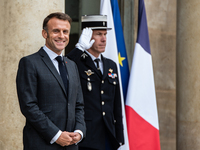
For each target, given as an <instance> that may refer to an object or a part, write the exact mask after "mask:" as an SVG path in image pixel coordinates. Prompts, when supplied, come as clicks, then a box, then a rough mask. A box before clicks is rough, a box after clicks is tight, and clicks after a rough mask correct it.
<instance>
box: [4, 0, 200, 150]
mask: <svg viewBox="0 0 200 150" xmlns="http://www.w3.org/2000/svg"><path fill="white" fill-rule="evenodd" d="M0 4H1V5H0V15H1V16H0V20H1V22H0V25H1V27H0V68H1V69H0V84H1V86H0V102H1V105H0V114H1V115H0V150H13V149H15V150H18V149H19V150H21V149H22V129H23V126H24V121H25V120H24V117H23V116H22V115H21V112H20V110H19V104H18V100H17V95H16V87H15V78H16V71H17V65H18V62H19V59H20V58H21V57H22V56H25V55H28V54H31V53H33V52H36V51H37V50H38V49H39V48H40V47H41V46H43V45H44V39H43V38H42V36H41V29H42V21H43V19H44V17H46V15H48V14H49V13H51V12H54V11H64V0H33V1H27V0H20V1H13V0H0ZM145 5H146V12H147V20H148V26H149V36H150V45H151V52H152V58H153V67H154V77H155V85H156V96H157V104H158V115H159V125H160V140H161V148H162V150H175V149H176V78H175V75H176V66H175V65H176V1H172V0H162V1H160V0H145ZM193 5H195V3H194V4H193ZM190 6H191V5H189V6H188V7H189V8H191V7H190ZM128 7H129V8H128ZM130 7H134V8H136V7H137V0H125V1H124V8H125V9H124V15H126V17H124V20H123V21H124V28H126V29H125V32H124V34H127V35H128V34H129V33H133V34H135V33H136V29H135V28H134V29H132V30H131V28H132V26H135V27H136V25H137V24H136V20H137V18H136V17H137V14H136V12H137V11H136V9H134V10H133V9H131V8H130ZM179 7H182V5H180V6H179ZM192 8H193V7H192ZM195 8H196V10H197V8H198V7H195ZM131 10H133V11H134V12H130V11H131ZM127 13H129V14H128V15H127ZM181 13H182V12H181ZM185 13H186V12H185ZM191 14H192V13H191ZM184 15H185V14H184V13H183V17H184ZM197 15H198V13H197ZM186 16H187V15H186ZM197 17H198V16H196V18H197ZM189 18H191V20H192V17H189ZM181 19H183V18H181ZM194 20H195V21H196V19H194ZM189 21H190V20H189ZM133 24H134V25H133ZM194 24H195V23H194ZM180 26H183V27H182V28H181V29H182V30H181V31H184V30H185V28H184V27H185V23H182V24H181V25H180ZM187 27H188V26H187ZM197 29H198V28H197ZM186 30H187V28H186ZM193 32H195V33H198V31H193ZM183 33H184V32H183ZM186 33H188V32H186ZM186 33H185V34H186ZM133 34H129V36H126V35H125V40H126V41H128V45H127V50H128V51H129V52H128V54H129V56H130V57H129V64H131V61H130V59H132V54H133V50H134V41H131V40H130V39H132V40H135V39H134V37H135V35H133ZM189 35H190V37H192V32H191V33H190V34H189ZM181 36H183V35H182V34H181V35H180V37H181ZM184 36H186V35H184ZM194 39H195V38H194ZM187 40H188V39H184V38H182V41H183V43H185V41H187ZM192 43H193V42H192ZM197 43H198V42H197ZM189 45H190V43H189V44H188V45H186V47H185V48H188V47H187V46H189ZM184 46H185V45H184ZM184 46H182V47H180V48H181V49H182V48H184ZM131 48H132V49H131ZM187 50H188V53H189V50H190V49H189V48H188V49H187ZM195 52H196V53H194V54H193V55H192V56H196V55H195V54H198V51H195ZM192 58H193V57H192ZM187 59H188V58H187ZM188 60H189V59H188ZM195 60H196V61H195V62H196V63H198V60H197V57H196V59H195ZM195 68H196V69H197V67H194V69H195ZM182 70H184V67H183V69H182ZM191 71H193V69H192V70H191ZM181 73H182V72H181ZM183 73H185V72H183ZM189 77H193V76H187V78H186V79H188V78H189ZM196 77H198V76H195V78H196ZM197 79H198V78H197ZM196 87H197V89H198V84H197V85H196ZM186 93H187V92H186ZM194 94H195V93H194ZM182 96H183V97H184V95H182ZM197 98H198V97H196V99H197ZM185 102H187V101H185ZM185 105H187V104H185ZM181 106H182V105H181ZM197 106H198V105H197ZM196 109H198V108H197V107H196ZM183 127H184V126H183ZM195 131H196V130H195ZM180 135H181V134H180Z"/></svg>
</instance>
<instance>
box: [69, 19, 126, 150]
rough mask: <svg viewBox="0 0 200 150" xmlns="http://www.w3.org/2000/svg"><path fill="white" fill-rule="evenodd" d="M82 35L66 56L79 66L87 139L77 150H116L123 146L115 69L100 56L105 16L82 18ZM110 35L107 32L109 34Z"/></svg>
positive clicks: (119, 99) (114, 66)
mask: <svg viewBox="0 0 200 150" xmlns="http://www.w3.org/2000/svg"><path fill="white" fill-rule="evenodd" d="M82 29H83V31H82V34H81V36H80V38H79V42H78V43H77V44H76V48H75V49H73V50H72V51H71V52H70V53H69V54H67V56H68V57H69V58H70V59H72V60H73V61H75V63H76V64H77V66H78V70H79V74H80V79H81V86H82V91H83V95H84V104H85V107H84V110H85V121H86V127H87V131H86V138H85V139H84V140H83V142H81V143H80V145H79V149H80V150H86V149H87V150H107V149H109V150H116V149H117V148H119V146H120V145H122V144H123V143H124V136H123V124H122V108H121V107H122V106H121V97H120V89H119V81H118V73H117V66H116V64H115V62H113V61H112V60H110V59H108V58H105V57H104V56H103V55H102V53H103V52H104V51H105V47H106V34H107V31H108V30H110V29H111V28H108V27H107V16H105V15H89V16H82ZM108 32H109V31H108Z"/></svg>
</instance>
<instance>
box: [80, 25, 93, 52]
mask: <svg viewBox="0 0 200 150" xmlns="http://www.w3.org/2000/svg"><path fill="white" fill-rule="evenodd" d="M91 37H92V29H90V28H84V29H83V31H82V34H81V36H80V38H79V40H78V43H77V44H76V48H78V49H80V50H82V51H84V50H87V49H89V48H90V47H91V46H92V45H93V43H94V42H95V40H94V39H93V40H91Z"/></svg>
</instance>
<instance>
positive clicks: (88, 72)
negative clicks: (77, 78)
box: [85, 70, 94, 76]
mask: <svg viewBox="0 0 200 150" xmlns="http://www.w3.org/2000/svg"><path fill="white" fill-rule="evenodd" d="M85 73H86V74H87V76H91V75H92V74H94V72H92V71H91V70H88V71H85Z"/></svg>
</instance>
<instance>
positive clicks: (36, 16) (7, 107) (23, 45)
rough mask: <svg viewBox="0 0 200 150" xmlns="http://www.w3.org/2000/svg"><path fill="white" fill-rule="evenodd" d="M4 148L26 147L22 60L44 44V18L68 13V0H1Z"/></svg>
mask: <svg viewBox="0 0 200 150" xmlns="http://www.w3.org/2000/svg"><path fill="white" fill-rule="evenodd" d="M0 4H1V5H0V15H1V16H0V20H1V22H0V25H1V27H0V68H1V69H0V103H1V104H0V149H1V150H13V149H15V150H22V149H23V148H22V147H23V145H22V130H23V126H24V123H25V118H24V117H23V116H22V114H21V112H20V109H19V104H18V98H17V93H16V82H15V79H16V73H17V68H18V62H19V59H20V58H21V57H23V56H25V55H28V54H31V53H34V52H36V51H38V50H39V48H40V47H41V46H43V45H44V39H43V37H42V34H41V32H42V23H43V19H44V18H45V17H46V16H47V15H48V14H49V13H51V12H55V11H61V12H64V0H31V1H30V0H28V1H27V0H18V1H13V0H0Z"/></svg>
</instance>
